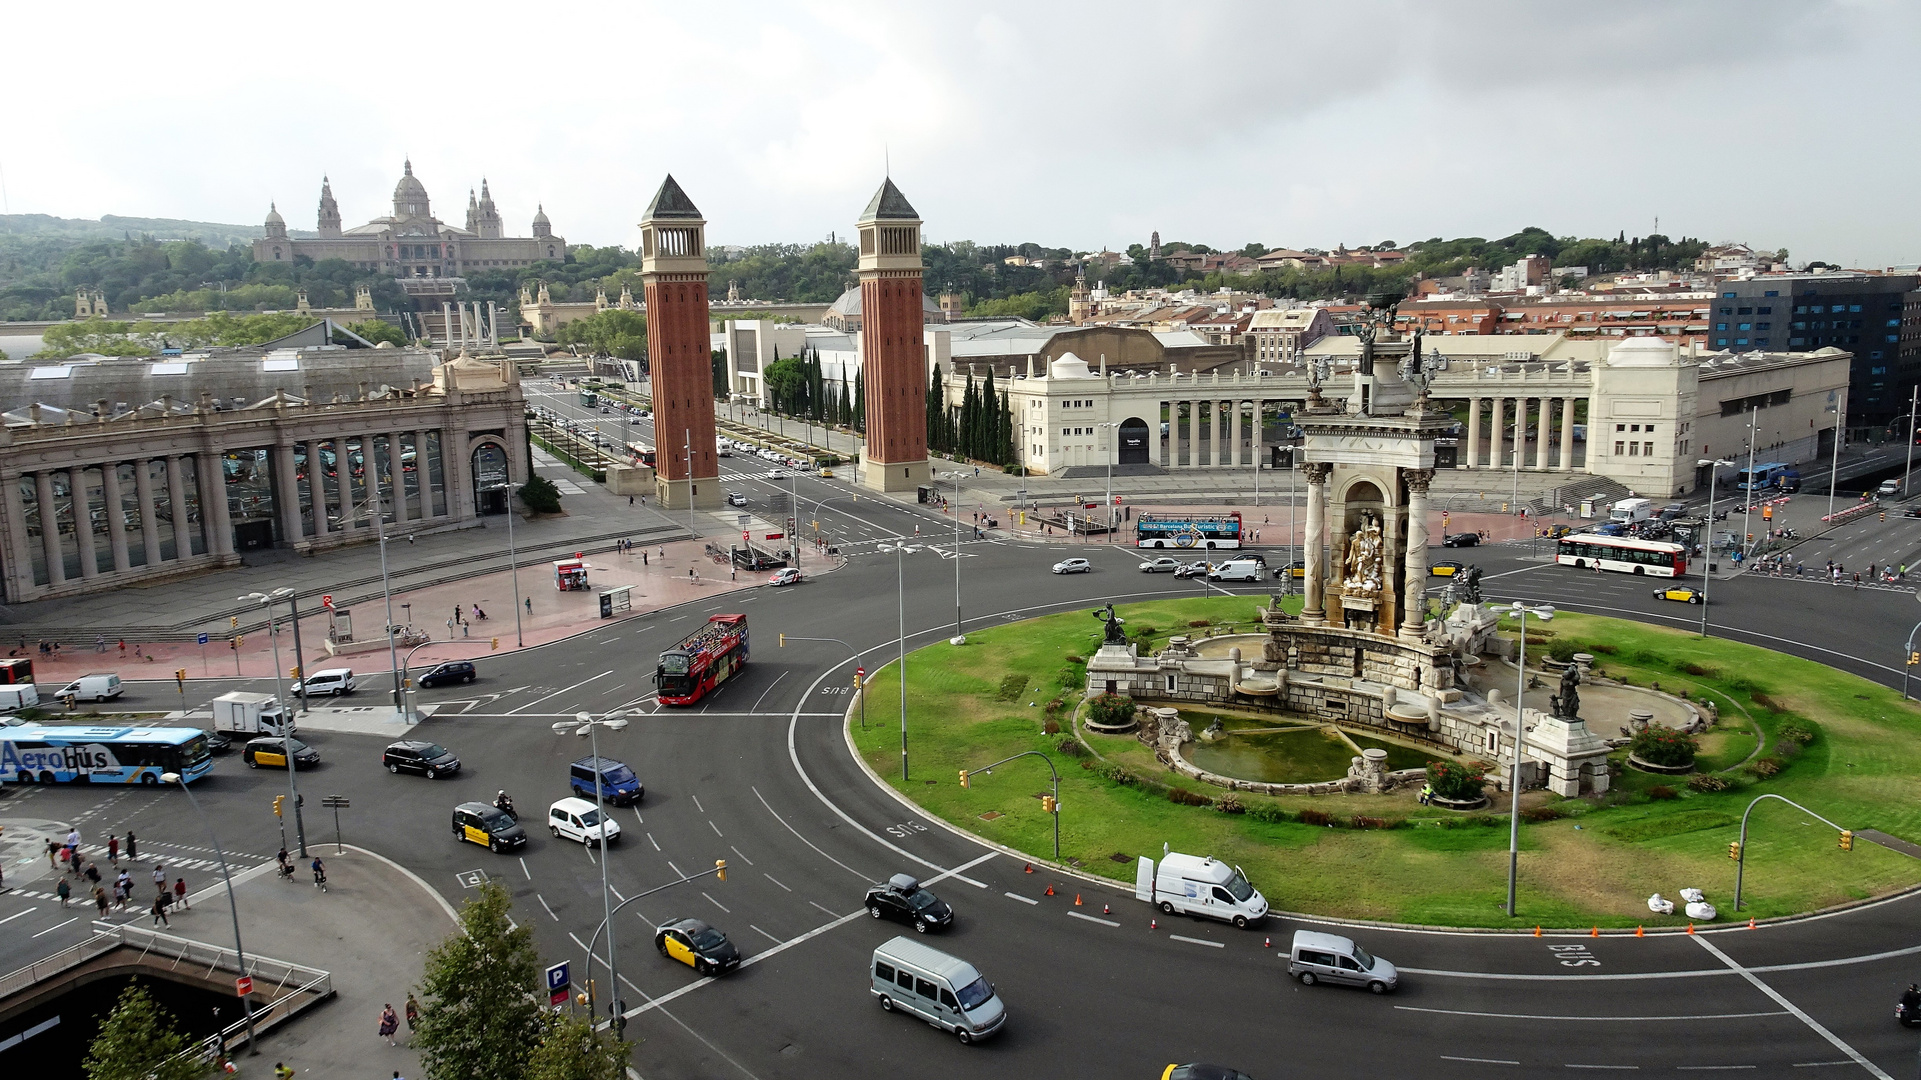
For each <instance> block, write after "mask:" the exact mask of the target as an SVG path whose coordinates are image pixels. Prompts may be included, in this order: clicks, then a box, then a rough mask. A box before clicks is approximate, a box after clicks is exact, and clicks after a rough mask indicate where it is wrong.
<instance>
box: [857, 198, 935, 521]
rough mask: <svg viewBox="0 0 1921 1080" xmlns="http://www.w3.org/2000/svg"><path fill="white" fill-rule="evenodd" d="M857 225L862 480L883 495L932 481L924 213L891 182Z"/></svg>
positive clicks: (910, 489) (870, 204) (868, 207)
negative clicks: (863, 390) (863, 396)
mask: <svg viewBox="0 0 1921 1080" xmlns="http://www.w3.org/2000/svg"><path fill="white" fill-rule="evenodd" d="M856 227H857V228H858V229H859V230H860V311H861V316H860V318H861V323H860V364H861V372H862V374H863V377H864V378H865V379H866V383H867V447H866V449H865V450H864V451H863V452H862V464H863V468H862V470H861V483H863V484H865V485H866V486H867V487H870V488H873V489H875V490H877V491H912V490H914V489H915V487H917V486H918V485H921V484H926V483H929V482H930V478H931V476H932V473H931V471H930V470H929V468H928V464H927V361H926V352H927V350H926V345H925V341H926V337H925V333H924V331H923V330H922V325H923V319H922V317H921V311H922V304H923V303H924V301H923V300H922V297H921V269H922V267H921V261H920V215H919V214H916V213H915V212H914V208H913V207H912V206H909V205H908V203H907V197H906V196H905V195H902V194H901V193H900V189H899V188H897V187H895V186H894V181H893V180H891V179H890V180H888V181H887V182H885V183H883V184H882V185H881V188H880V190H879V191H877V192H875V193H874V199H873V201H872V202H870V203H868V204H867V212H866V213H864V214H862V215H861V216H860V221H859V222H858V223H857V226H856Z"/></svg>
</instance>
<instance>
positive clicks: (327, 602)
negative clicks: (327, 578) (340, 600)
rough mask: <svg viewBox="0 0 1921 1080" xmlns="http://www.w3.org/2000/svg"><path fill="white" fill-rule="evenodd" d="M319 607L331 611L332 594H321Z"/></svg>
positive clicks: (332, 604)
mask: <svg viewBox="0 0 1921 1080" xmlns="http://www.w3.org/2000/svg"><path fill="white" fill-rule="evenodd" d="M320 606H321V607H324V608H326V609H327V610H329V611H332V610H333V606H334V597H333V594H332V593H325V594H323V595H322V596H321V597H320Z"/></svg>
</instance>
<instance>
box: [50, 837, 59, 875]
mask: <svg viewBox="0 0 1921 1080" xmlns="http://www.w3.org/2000/svg"><path fill="white" fill-rule="evenodd" d="M47 865H48V866H49V867H52V868H53V869H55V870H58V869H60V842H59V841H58V840H55V839H53V838H52V837H48V838H47Z"/></svg>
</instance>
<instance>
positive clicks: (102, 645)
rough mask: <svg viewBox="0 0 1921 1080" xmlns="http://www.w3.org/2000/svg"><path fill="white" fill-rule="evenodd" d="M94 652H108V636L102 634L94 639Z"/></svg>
mask: <svg viewBox="0 0 1921 1080" xmlns="http://www.w3.org/2000/svg"><path fill="white" fill-rule="evenodd" d="M93 651H94V652H106V651H107V635H105V634H100V635H97V636H96V637H95V638H94V639H93Z"/></svg>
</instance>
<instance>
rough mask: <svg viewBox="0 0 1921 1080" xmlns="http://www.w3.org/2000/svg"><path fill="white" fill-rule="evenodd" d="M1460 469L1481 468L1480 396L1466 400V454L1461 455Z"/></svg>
mask: <svg viewBox="0 0 1921 1080" xmlns="http://www.w3.org/2000/svg"><path fill="white" fill-rule="evenodd" d="M1461 458H1462V460H1461V467H1462V468H1464V469H1478V468H1480V467H1481V396H1480V395H1479V394H1476V395H1474V396H1473V397H1471V398H1468V399H1467V453H1465V454H1463V455H1461Z"/></svg>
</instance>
